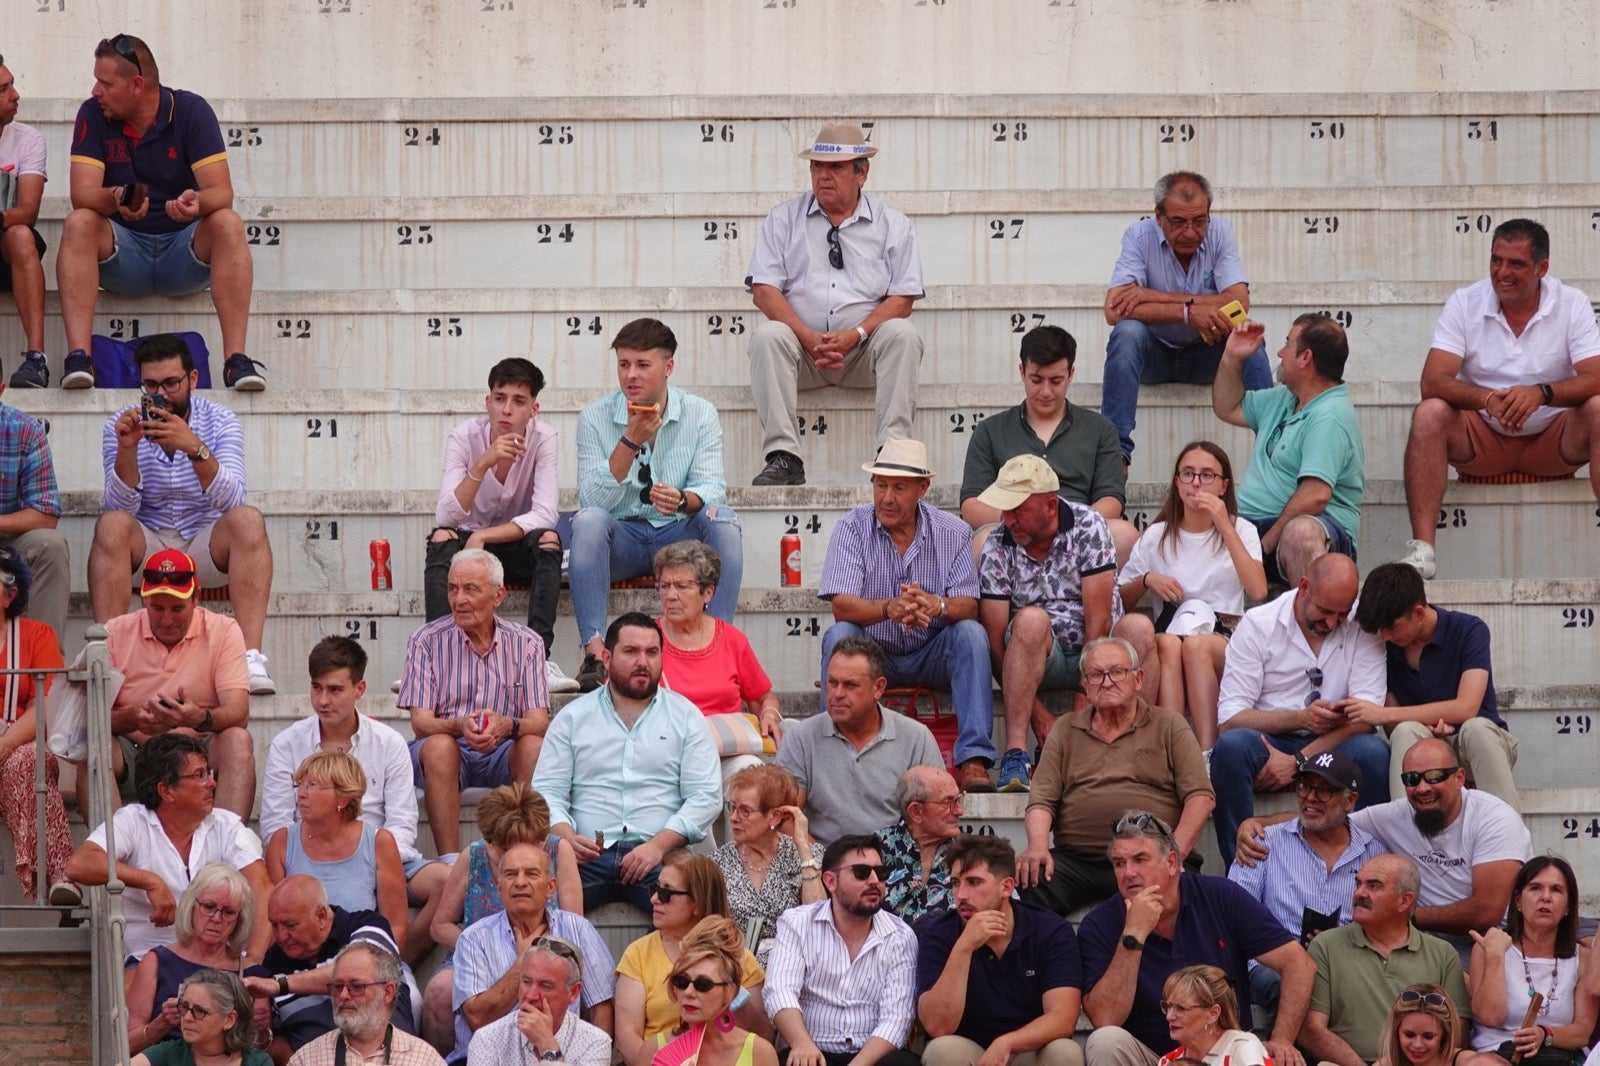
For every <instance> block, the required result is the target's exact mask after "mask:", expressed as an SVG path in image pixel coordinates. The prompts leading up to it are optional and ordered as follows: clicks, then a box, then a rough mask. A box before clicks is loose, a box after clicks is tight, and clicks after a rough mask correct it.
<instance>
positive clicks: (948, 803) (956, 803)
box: [920, 796, 962, 811]
mask: <svg viewBox="0 0 1600 1066" xmlns="http://www.w3.org/2000/svg"><path fill="white" fill-rule="evenodd" d="M920 802H921V803H922V805H923V806H924V807H943V808H944V809H945V810H947V811H959V810H960V809H961V806H962V804H961V797H960V796H947V797H945V798H944V799H925V800H921V801H920Z"/></svg>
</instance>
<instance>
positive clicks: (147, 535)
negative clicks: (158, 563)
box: [133, 522, 228, 589]
mask: <svg viewBox="0 0 1600 1066" xmlns="http://www.w3.org/2000/svg"><path fill="white" fill-rule="evenodd" d="M215 527H216V523H215V522H213V523H212V524H211V525H209V526H204V527H202V528H201V529H200V532H198V533H196V534H195V535H194V536H192V537H190V538H189V539H188V540H185V539H184V538H183V534H182V533H179V532H178V531H177V530H175V529H151V528H150V527H149V526H146V525H141V526H140V527H139V528H140V529H143V530H144V557H145V558H146V559H148V558H150V556H152V555H154V554H155V553H156V552H158V551H161V550H162V549H163V548H176V549H178V550H179V551H181V552H188V553H189V555H190V556H191V557H193V559H194V565H195V573H197V574H199V575H200V587H201V588H203V589H215V588H221V587H222V586H223V585H226V584H227V583H228V575H227V574H225V573H223V572H222V571H221V570H218V569H217V564H216V563H215V562H214V561H212V558H211V530H212V529H214V528H215ZM143 579H144V570H143V568H142V567H141V568H140V569H138V570H135V571H134V572H133V587H134V588H136V589H137V588H138V587H139V584H140V582H141V581H142V580H143Z"/></svg>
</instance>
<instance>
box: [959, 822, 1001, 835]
mask: <svg viewBox="0 0 1600 1066" xmlns="http://www.w3.org/2000/svg"><path fill="white" fill-rule="evenodd" d="M961 831H962V832H963V833H965V834H967V835H968V836H979V837H992V836H995V835H997V834H996V833H995V831H994V826H992V825H990V824H989V823H988V822H968V823H966V824H964V825H962V827H961Z"/></svg>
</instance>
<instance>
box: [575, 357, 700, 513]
mask: <svg viewBox="0 0 1600 1066" xmlns="http://www.w3.org/2000/svg"><path fill="white" fill-rule="evenodd" d="M627 428H628V398H627V397H626V396H624V395H623V394H622V392H621V391H620V390H618V391H617V392H614V393H612V394H611V395H609V396H605V397H602V398H601V399H598V400H596V401H595V402H594V403H592V404H590V405H589V406H588V407H585V408H584V409H583V410H582V411H581V412H579V414H578V506H579V507H603V508H604V509H606V510H607V511H610V512H611V514H612V515H614V516H615V517H617V518H621V519H629V518H633V519H643V520H644V521H646V522H649V523H650V524H651V525H653V526H665V525H670V524H672V523H673V522H685V521H688V518H689V516H688V515H686V514H662V513H661V512H660V511H658V510H656V508H655V505H654V504H652V503H645V502H641V501H640V499H639V490H641V489H643V488H645V487H647V486H648V485H651V484H655V485H673V486H675V487H677V488H680V489H682V490H683V491H685V492H692V493H694V494H695V495H696V496H698V497H700V499H702V500H704V501H705V506H707V507H712V506H715V505H717V504H720V503H722V502H724V501H725V500H726V499H727V498H728V483H727V479H726V478H725V477H724V476H723V473H722V423H721V422H719V421H718V420H717V409H716V408H715V407H712V406H711V403H710V401H708V400H705V399H702V398H701V397H699V396H692V395H690V394H689V393H687V392H684V391H683V390H682V389H675V388H671V387H669V388H668V389H667V412H666V415H665V417H664V418H663V419H662V422H661V428H660V429H658V430H657V431H656V438H655V440H653V441H651V442H650V443H649V444H647V445H645V449H644V451H642V452H640V453H639V454H638V455H637V456H636V457H635V458H634V460H633V463H632V465H631V466H630V467H629V469H628V476H627V477H626V478H625V479H624V480H622V481H620V482H619V481H617V480H616V479H615V478H613V477H612V476H611V453H612V452H614V451H616V448H617V442H618V441H619V440H621V439H622V431H623V430H625V429H627ZM646 468H648V477H649V480H648V481H647V480H646V478H645V469H646Z"/></svg>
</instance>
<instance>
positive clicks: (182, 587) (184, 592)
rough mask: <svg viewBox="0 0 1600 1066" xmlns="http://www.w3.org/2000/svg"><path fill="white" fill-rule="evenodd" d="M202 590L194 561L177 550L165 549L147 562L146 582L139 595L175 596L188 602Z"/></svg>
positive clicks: (145, 570)
mask: <svg viewBox="0 0 1600 1066" xmlns="http://www.w3.org/2000/svg"><path fill="white" fill-rule="evenodd" d="M199 588H200V577H199V574H198V573H197V569H196V567H195V565H194V559H193V558H192V557H191V556H190V555H189V554H188V553H187V552H181V551H179V550H178V549H177V548H163V549H162V550H160V551H158V552H156V553H155V554H154V555H152V556H150V558H148V559H146V560H145V564H144V581H143V582H141V583H140V585H139V595H141V596H154V595H156V594H157V593H160V594H161V595H163V596H174V597H176V598H178V599H180V600H187V599H189V598H190V597H191V596H193V595H194V594H195V593H196V592H197V591H199Z"/></svg>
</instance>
